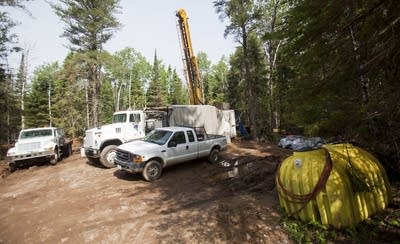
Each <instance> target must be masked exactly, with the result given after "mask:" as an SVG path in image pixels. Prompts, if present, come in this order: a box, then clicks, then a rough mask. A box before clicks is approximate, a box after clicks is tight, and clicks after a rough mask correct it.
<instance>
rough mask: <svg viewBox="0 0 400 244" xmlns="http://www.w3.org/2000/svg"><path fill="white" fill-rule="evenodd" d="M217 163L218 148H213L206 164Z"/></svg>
mask: <svg viewBox="0 0 400 244" xmlns="http://www.w3.org/2000/svg"><path fill="white" fill-rule="evenodd" d="M218 161H219V149H218V148H213V149H212V150H211V152H210V154H209V155H208V162H210V163H212V164H214V163H218Z"/></svg>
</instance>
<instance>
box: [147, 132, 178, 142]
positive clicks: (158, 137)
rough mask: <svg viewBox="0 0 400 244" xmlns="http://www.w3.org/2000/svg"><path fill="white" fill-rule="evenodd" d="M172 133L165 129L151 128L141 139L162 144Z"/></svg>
mask: <svg viewBox="0 0 400 244" xmlns="http://www.w3.org/2000/svg"><path fill="white" fill-rule="evenodd" d="M171 135H172V132H171V131H167V130H153V131H151V132H150V133H149V134H147V136H146V137H145V138H144V139H143V141H147V142H152V143H156V144H158V145H164V144H165V143H166V142H167V141H168V139H169V137H170V136H171Z"/></svg>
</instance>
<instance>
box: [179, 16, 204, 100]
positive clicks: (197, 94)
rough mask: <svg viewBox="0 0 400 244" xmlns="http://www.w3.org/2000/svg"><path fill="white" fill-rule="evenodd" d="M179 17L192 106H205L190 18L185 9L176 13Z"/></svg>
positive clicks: (184, 63)
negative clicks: (190, 30)
mask: <svg viewBox="0 0 400 244" xmlns="http://www.w3.org/2000/svg"><path fill="white" fill-rule="evenodd" d="M176 16H177V17H178V28H179V31H178V35H180V42H181V48H182V50H183V65H184V67H185V74H186V80H187V83H188V89H189V101H190V104H194V105H199V104H203V103H204V101H203V90H202V87H201V84H200V71H199V66H198V63H197V59H196V56H195V55H194V52H193V47H192V40H191V38H190V32H189V24H188V17H187V14H186V11H185V10H184V9H179V10H178V11H177V12H176Z"/></svg>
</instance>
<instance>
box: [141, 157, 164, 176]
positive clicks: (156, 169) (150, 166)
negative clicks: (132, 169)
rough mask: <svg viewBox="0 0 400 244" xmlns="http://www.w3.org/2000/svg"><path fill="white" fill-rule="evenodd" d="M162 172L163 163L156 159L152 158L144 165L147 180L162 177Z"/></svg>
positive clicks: (144, 174)
mask: <svg viewBox="0 0 400 244" xmlns="http://www.w3.org/2000/svg"><path fill="white" fill-rule="evenodd" d="M161 172H162V166H161V163H160V162H158V161H156V160H151V161H149V162H148V163H147V164H146V165H145V166H144V169H143V172H142V174H143V177H144V178H145V180H147V181H155V180H157V179H158V178H160V177H161Z"/></svg>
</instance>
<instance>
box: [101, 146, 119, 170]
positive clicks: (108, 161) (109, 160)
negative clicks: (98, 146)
mask: <svg viewBox="0 0 400 244" xmlns="http://www.w3.org/2000/svg"><path fill="white" fill-rule="evenodd" d="M116 156H117V146H116V145H108V146H106V147H105V148H104V149H103V151H101V153H100V163H101V164H102V165H103V166H104V167H106V168H108V169H109V168H113V167H115V164H114V159H115V157H116Z"/></svg>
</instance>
